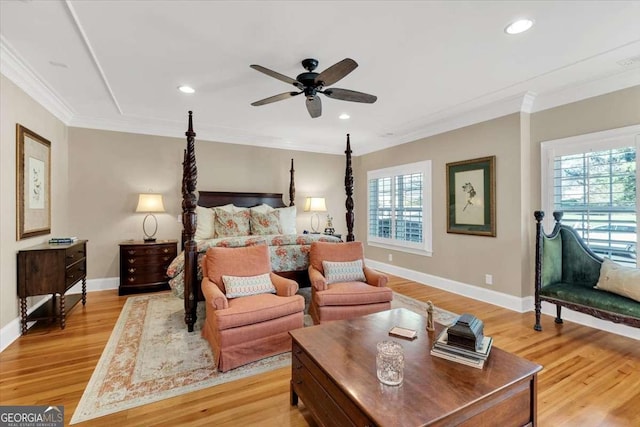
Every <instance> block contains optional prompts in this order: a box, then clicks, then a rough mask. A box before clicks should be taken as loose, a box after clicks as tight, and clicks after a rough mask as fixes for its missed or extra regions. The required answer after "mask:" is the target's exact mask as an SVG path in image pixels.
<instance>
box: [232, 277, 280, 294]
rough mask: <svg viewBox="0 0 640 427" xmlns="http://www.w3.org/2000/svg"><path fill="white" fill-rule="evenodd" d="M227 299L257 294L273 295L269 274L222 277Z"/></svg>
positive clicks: (274, 291) (273, 289) (274, 290)
mask: <svg viewBox="0 0 640 427" xmlns="http://www.w3.org/2000/svg"><path fill="white" fill-rule="evenodd" d="M222 282H223V283H224V288H225V290H226V295H227V298H238V297H247V296H250V295H259V294H275V293H276V287H275V286H273V283H271V277H269V273H265V274H260V275H258V276H247V277H237V276H224V275H223V276H222Z"/></svg>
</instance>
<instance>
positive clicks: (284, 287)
mask: <svg viewBox="0 0 640 427" xmlns="http://www.w3.org/2000/svg"><path fill="white" fill-rule="evenodd" d="M269 275H270V277H271V283H273V286H275V287H276V295H278V296H280V297H290V296H292V295H295V294H296V292H298V282H296V281H295V280H291V279H287V278H286V277H282V276H279V275H277V274H276V273H273V272H271V273H269Z"/></svg>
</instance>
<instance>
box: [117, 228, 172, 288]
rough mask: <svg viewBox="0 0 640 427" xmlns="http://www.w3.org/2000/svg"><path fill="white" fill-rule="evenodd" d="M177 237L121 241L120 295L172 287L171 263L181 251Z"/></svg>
mask: <svg viewBox="0 0 640 427" xmlns="http://www.w3.org/2000/svg"><path fill="white" fill-rule="evenodd" d="M177 251H178V241H177V240H157V241H155V242H151V243H145V242H143V241H141V240H127V241H125V242H121V243H120V287H119V288H118V294H119V295H127V294H132V293H138V292H154V291H160V290H166V289H169V277H167V274H166V272H167V267H169V264H171V261H173V259H174V258H175V257H176V255H177V254H178V252H177Z"/></svg>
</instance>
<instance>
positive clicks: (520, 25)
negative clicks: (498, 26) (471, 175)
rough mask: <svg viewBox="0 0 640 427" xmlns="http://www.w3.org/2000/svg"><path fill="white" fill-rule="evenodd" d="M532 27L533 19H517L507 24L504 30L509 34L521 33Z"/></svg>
mask: <svg viewBox="0 0 640 427" xmlns="http://www.w3.org/2000/svg"><path fill="white" fill-rule="evenodd" d="M531 27H533V20H531V19H518V20H517V21H514V22H512V23H511V24H509V25H507V28H505V29H504V32H505V33H507V34H520V33H524V32H525V31H527V30H528V29H529V28H531Z"/></svg>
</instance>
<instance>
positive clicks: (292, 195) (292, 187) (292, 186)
mask: <svg viewBox="0 0 640 427" xmlns="http://www.w3.org/2000/svg"><path fill="white" fill-rule="evenodd" d="M295 171H296V170H295V169H294V168H293V159H291V169H290V170H289V175H290V176H289V206H295V204H296V181H295V178H294V172H295Z"/></svg>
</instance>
